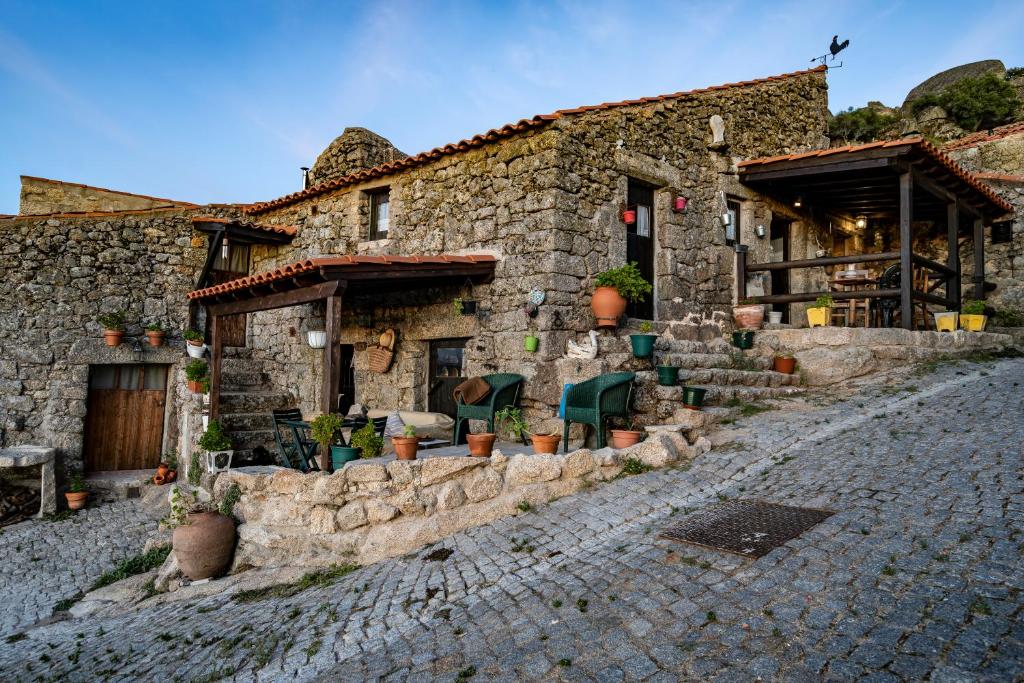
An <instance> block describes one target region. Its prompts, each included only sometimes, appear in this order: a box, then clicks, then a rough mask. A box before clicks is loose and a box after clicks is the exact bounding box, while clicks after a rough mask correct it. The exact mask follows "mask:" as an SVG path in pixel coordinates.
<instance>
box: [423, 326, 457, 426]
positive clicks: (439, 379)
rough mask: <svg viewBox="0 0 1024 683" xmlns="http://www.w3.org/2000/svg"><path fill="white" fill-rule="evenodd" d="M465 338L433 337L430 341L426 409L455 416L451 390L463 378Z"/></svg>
mask: <svg viewBox="0 0 1024 683" xmlns="http://www.w3.org/2000/svg"><path fill="white" fill-rule="evenodd" d="M465 351H466V340H465V339H435V340H434V341H432V342H430V370H429V372H430V381H429V383H428V387H429V393H428V395H427V410H429V411H430V412H432V413H444V414H445V415H449V416H451V417H455V410H456V406H455V399H454V398H452V391H453V390H454V389H455V387H456V386H458V385H459V383H461V382H462V380H463V379H464V377H463V372H462V368H463V360H464V358H465Z"/></svg>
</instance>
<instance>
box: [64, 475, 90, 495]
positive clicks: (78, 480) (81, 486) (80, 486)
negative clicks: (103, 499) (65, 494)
mask: <svg viewBox="0 0 1024 683" xmlns="http://www.w3.org/2000/svg"><path fill="white" fill-rule="evenodd" d="M68 491H70V492H71V493H82V492H83V491H88V489H87V488H85V482H84V481H82V477H81V475H78V474H76V475H74V476H73V477H71V479H70V480H69V481H68Z"/></svg>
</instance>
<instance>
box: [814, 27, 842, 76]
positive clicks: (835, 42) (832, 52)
mask: <svg viewBox="0 0 1024 683" xmlns="http://www.w3.org/2000/svg"><path fill="white" fill-rule="evenodd" d="M849 46H850V39H849V38H847V39H846V40H844V41H843V42H841V43H840V42H839V36H838V35H835V36H832V44H831V45H829V46H828V52H826V53H825V54H823V55H821V56H820V57H815V58H814V59H812V60H811V61H812V62H818V63H820V64H821V65H822V66H828V67H829V68H830V69H838V68H840V67H842V66H843V63H842V62H839V63H838V64H836V63H835V61H836V55H837V54H839V53H840V52H842V51H843V50H845V49H846V48H848V47H849ZM830 57H831V60H830V59H829V58H830ZM829 61H831V62H832V64H827V62H829Z"/></svg>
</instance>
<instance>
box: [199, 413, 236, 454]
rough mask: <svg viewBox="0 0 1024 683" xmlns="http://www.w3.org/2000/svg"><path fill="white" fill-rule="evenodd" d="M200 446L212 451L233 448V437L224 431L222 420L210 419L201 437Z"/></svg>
mask: <svg viewBox="0 0 1024 683" xmlns="http://www.w3.org/2000/svg"><path fill="white" fill-rule="evenodd" d="M199 447H200V448H202V449H203V450H204V451H208V452H210V453H213V452H215V451H227V450H230V449H231V439H230V438H228V435H227V434H225V433H224V427H222V426H221V424H220V420H210V424H209V425H207V427H206V431H205V432H203V435H202V436H201V437H199Z"/></svg>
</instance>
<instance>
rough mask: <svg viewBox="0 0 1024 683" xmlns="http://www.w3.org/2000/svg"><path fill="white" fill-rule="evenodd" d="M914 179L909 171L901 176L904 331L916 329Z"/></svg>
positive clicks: (901, 315)
mask: <svg viewBox="0 0 1024 683" xmlns="http://www.w3.org/2000/svg"><path fill="white" fill-rule="evenodd" d="M913 225H914V177H913V176H912V175H911V173H910V172H909V171H907V172H905V173H901V174H900V320H901V321H902V323H903V329H906V330H912V329H914V299H913V283H914V262H913V253H912V252H911V249H912V248H913V246H914V245H913V242H912V239H913V235H912V232H913V230H912V228H913Z"/></svg>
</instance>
